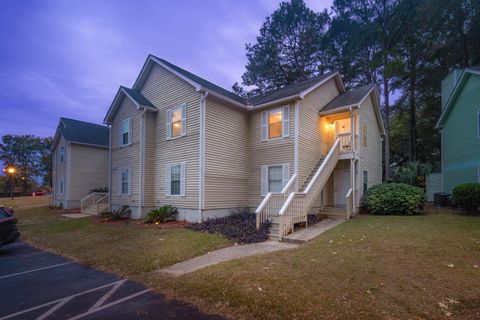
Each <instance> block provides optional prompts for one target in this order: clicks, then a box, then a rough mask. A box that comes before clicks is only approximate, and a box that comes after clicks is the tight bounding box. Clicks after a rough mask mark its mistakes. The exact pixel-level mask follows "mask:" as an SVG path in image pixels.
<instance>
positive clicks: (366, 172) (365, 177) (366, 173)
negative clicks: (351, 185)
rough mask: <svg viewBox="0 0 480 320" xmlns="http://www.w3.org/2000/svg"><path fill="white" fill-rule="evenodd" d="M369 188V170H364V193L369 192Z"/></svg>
mask: <svg viewBox="0 0 480 320" xmlns="http://www.w3.org/2000/svg"><path fill="white" fill-rule="evenodd" d="M367 190H368V171H366V170H365V171H363V195H365V193H367Z"/></svg>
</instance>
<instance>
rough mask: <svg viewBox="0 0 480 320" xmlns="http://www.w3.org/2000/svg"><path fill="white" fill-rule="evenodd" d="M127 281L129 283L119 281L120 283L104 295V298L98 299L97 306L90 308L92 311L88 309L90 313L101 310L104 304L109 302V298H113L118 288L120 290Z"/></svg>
mask: <svg viewBox="0 0 480 320" xmlns="http://www.w3.org/2000/svg"><path fill="white" fill-rule="evenodd" d="M125 281H127V279H125V280H121V281H118V283H117V284H116V285H114V286H113V288H112V289H110V290H109V291H108V292H107V293H105V294H104V295H103V297H101V298H100V299H98V301H97V302H95V304H94V305H93V306H91V307H90V309H88V311H94V310H96V309H98V308H100V307H101V306H102V304H104V303H105V301H107V299H108V298H110V297H111V296H112V294H113V293H114V292H115V291H117V289H118V288H120V286H121V285H122V284H124V283H125Z"/></svg>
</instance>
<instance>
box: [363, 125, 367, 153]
mask: <svg viewBox="0 0 480 320" xmlns="http://www.w3.org/2000/svg"><path fill="white" fill-rule="evenodd" d="M362 144H363V146H364V147H367V145H368V126H367V123H366V122H363V124H362Z"/></svg>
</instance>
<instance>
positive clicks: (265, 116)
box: [261, 106, 290, 140]
mask: <svg viewBox="0 0 480 320" xmlns="http://www.w3.org/2000/svg"><path fill="white" fill-rule="evenodd" d="M261 122H262V124H261V131H262V132H261V136H262V140H270V139H277V138H282V137H288V136H289V135H290V106H285V107H280V108H275V109H270V110H265V111H263V112H262V114H261Z"/></svg>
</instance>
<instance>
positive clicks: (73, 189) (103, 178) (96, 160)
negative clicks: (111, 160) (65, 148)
mask: <svg viewBox="0 0 480 320" xmlns="http://www.w3.org/2000/svg"><path fill="white" fill-rule="evenodd" d="M107 186H108V148H100V147H93V146H85V145H80V144H71V145H70V181H69V200H70V201H80V200H81V199H82V198H83V197H85V196H87V195H88V194H89V191H90V190H91V189H94V188H98V187H107Z"/></svg>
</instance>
